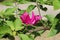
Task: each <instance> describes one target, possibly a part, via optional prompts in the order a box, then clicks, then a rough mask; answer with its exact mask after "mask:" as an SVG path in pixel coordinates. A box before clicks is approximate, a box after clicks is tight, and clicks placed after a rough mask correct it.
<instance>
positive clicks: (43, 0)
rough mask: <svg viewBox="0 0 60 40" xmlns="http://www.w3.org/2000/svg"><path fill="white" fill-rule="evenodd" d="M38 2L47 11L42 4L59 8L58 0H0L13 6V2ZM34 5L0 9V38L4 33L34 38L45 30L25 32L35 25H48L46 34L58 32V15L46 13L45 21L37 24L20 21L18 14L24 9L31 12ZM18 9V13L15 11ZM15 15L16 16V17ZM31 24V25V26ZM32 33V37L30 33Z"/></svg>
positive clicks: (31, 39)
mask: <svg viewBox="0 0 60 40" xmlns="http://www.w3.org/2000/svg"><path fill="white" fill-rule="evenodd" d="M36 1H37V2H38V6H39V8H40V9H41V10H43V11H47V8H46V7H43V5H44V4H46V5H52V6H54V9H55V10H57V9H60V0H0V3H1V4H4V5H7V6H13V3H16V2H17V3H20V4H24V3H28V2H36ZM35 7H36V5H29V6H28V8H27V9H25V10H22V9H19V8H17V7H14V8H7V9H6V10H2V11H0V38H2V37H5V36H6V34H9V35H11V36H13V37H14V36H19V37H20V38H21V40H34V38H35V37H36V36H40V34H42V33H44V32H45V30H40V31H34V32H32V33H31V34H26V33H28V32H29V30H32V29H35V27H40V25H41V26H43V25H44V26H46V27H49V28H50V29H49V30H50V32H49V33H48V36H49V37H50V36H54V35H56V34H57V33H58V32H60V31H59V30H58V29H60V27H59V26H60V25H59V24H60V23H59V22H60V18H59V17H60V15H59V14H58V15H59V16H58V15H57V16H56V17H55V16H53V15H46V16H45V17H46V18H47V21H45V20H42V22H43V23H42V22H41V21H39V23H37V25H38V26H37V25H25V24H23V23H22V21H21V19H20V18H19V16H20V15H21V14H23V13H24V12H25V11H27V12H29V13H30V12H31V11H32V10H33V9H34V8H35ZM16 10H18V12H19V13H15V11H16ZM16 16H17V17H16ZM31 26H33V27H31ZM32 34H33V35H34V37H32V36H31V35H32Z"/></svg>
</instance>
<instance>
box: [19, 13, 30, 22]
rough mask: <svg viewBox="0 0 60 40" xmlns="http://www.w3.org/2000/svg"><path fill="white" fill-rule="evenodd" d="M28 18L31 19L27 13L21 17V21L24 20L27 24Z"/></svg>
mask: <svg viewBox="0 0 60 40" xmlns="http://www.w3.org/2000/svg"><path fill="white" fill-rule="evenodd" d="M27 17H28V18H30V17H29V14H28V13H27V12H24V13H23V14H22V15H21V16H20V18H21V20H22V22H23V23H26V19H27Z"/></svg>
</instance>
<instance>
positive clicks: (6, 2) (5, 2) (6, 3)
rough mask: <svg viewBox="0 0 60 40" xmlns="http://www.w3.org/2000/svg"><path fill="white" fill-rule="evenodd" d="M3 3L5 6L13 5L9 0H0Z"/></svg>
mask: <svg viewBox="0 0 60 40" xmlns="http://www.w3.org/2000/svg"><path fill="white" fill-rule="evenodd" d="M2 4H3V5H6V6H12V5H13V2H10V1H4V2H2Z"/></svg>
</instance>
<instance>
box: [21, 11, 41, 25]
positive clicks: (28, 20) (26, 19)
mask: <svg viewBox="0 0 60 40" xmlns="http://www.w3.org/2000/svg"><path fill="white" fill-rule="evenodd" d="M20 18H21V20H22V22H23V23H24V24H31V25H33V24H36V23H37V22H38V21H39V20H41V19H42V17H41V16H39V15H34V12H32V17H30V16H29V14H28V13H27V12H24V13H23V14H22V15H21V16H20Z"/></svg>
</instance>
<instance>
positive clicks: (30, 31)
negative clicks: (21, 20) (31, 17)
mask: <svg viewBox="0 0 60 40" xmlns="http://www.w3.org/2000/svg"><path fill="white" fill-rule="evenodd" d="M49 29H50V28H48V27H37V28H36V29H33V30H29V31H28V33H32V32H34V31H40V30H49Z"/></svg>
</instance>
